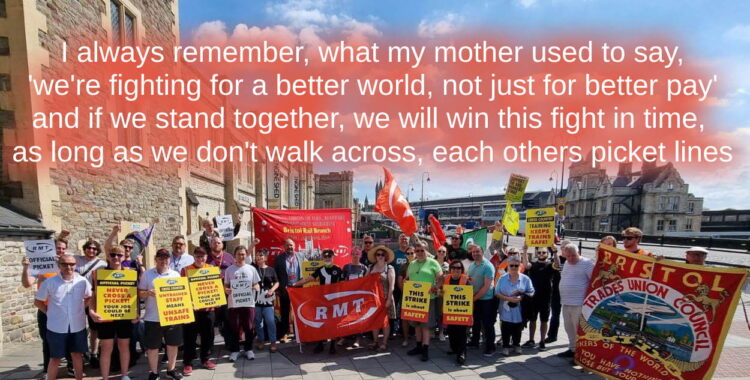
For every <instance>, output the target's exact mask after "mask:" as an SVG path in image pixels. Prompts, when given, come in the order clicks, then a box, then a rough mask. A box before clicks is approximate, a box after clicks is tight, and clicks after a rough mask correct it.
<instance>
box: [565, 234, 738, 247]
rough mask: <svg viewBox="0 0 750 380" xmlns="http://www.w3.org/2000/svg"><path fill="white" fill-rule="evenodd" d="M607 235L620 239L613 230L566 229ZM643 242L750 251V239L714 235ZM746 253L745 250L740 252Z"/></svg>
mask: <svg viewBox="0 0 750 380" xmlns="http://www.w3.org/2000/svg"><path fill="white" fill-rule="evenodd" d="M607 235H612V236H615V237H616V238H618V240H620V237H621V235H620V234H613V233H611V232H597V231H578V230H565V237H578V238H589V239H601V238H603V237H605V236H607ZM641 243H645V244H653V245H660V246H668V245H673V246H685V247H694V246H699V247H706V248H708V249H716V248H723V249H735V250H743V251H746V252H750V239H725V238H712V237H707V238H704V237H678V236H665V235H643V237H642V238H641ZM739 253H745V252H739Z"/></svg>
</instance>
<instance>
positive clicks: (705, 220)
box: [701, 215, 711, 223]
mask: <svg viewBox="0 0 750 380" xmlns="http://www.w3.org/2000/svg"><path fill="white" fill-rule="evenodd" d="M701 221H702V222H704V223H705V222H710V221H711V217H710V216H708V215H703V216H702V217H701Z"/></svg>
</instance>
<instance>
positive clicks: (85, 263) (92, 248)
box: [76, 239, 107, 368]
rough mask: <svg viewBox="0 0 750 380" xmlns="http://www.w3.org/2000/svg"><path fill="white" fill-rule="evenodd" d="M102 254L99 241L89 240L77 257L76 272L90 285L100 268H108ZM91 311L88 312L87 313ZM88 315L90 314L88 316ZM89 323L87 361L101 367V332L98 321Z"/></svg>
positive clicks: (89, 319) (95, 366)
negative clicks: (100, 256) (99, 348)
mask: <svg viewBox="0 0 750 380" xmlns="http://www.w3.org/2000/svg"><path fill="white" fill-rule="evenodd" d="M101 253H102V246H101V244H99V242H98V241H96V240H93V239H89V240H87V241H86V242H85V243H83V256H76V272H78V274H80V275H81V276H83V277H86V280H88V282H89V284H93V283H94V281H93V279H94V277H93V276H92V275H93V273H94V272H96V270H97V269H99V268H104V267H106V266H107V261H106V260H102V259H100V258H99V255H101ZM88 312H89V311H88V310H86V313H88ZM87 315H88V314H87ZM88 322H89V328H88V330H89V352H88V353H87V354H86V356H85V357H86V360H87V361H88V363H89V366H90V367H91V368H98V367H99V359H98V358H97V356H96V351H97V348H98V347H99V334H98V333H97V331H98V330H99V328H98V326H97V324H96V321H94V320H92V319H91V317H90V316H89V317H88Z"/></svg>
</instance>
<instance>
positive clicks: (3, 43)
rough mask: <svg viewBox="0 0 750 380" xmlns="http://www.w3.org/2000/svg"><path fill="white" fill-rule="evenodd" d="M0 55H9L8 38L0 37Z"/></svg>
mask: <svg viewBox="0 0 750 380" xmlns="http://www.w3.org/2000/svg"><path fill="white" fill-rule="evenodd" d="M0 55H10V42H8V37H0Z"/></svg>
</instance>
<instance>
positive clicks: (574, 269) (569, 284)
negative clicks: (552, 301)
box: [557, 244, 594, 358]
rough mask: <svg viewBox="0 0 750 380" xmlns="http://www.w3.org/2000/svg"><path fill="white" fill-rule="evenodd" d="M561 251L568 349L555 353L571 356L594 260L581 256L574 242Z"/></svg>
mask: <svg viewBox="0 0 750 380" xmlns="http://www.w3.org/2000/svg"><path fill="white" fill-rule="evenodd" d="M563 253H564V255H565V258H566V262H565V266H564V267H563V270H562V273H561V275H560V302H561V303H562V315H563V323H564V324H565V333H566V334H568V350H567V351H565V352H562V353H559V354H557V355H558V356H560V357H565V358H572V357H573V356H575V351H576V339H577V338H578V320H579V319H580V318H581V306H582V305H583V299H584V297H585V296H586V289H587V288H588V286H589V281H590V280H591V272H592V271H593V270H594V262H593V261H592V260H591V259H588V258H585V257H582V256H581V255H580V254H579V253H578V247H576V246H575V245H574V244H568V245H566V246H565V247H563Z"/></svg>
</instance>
